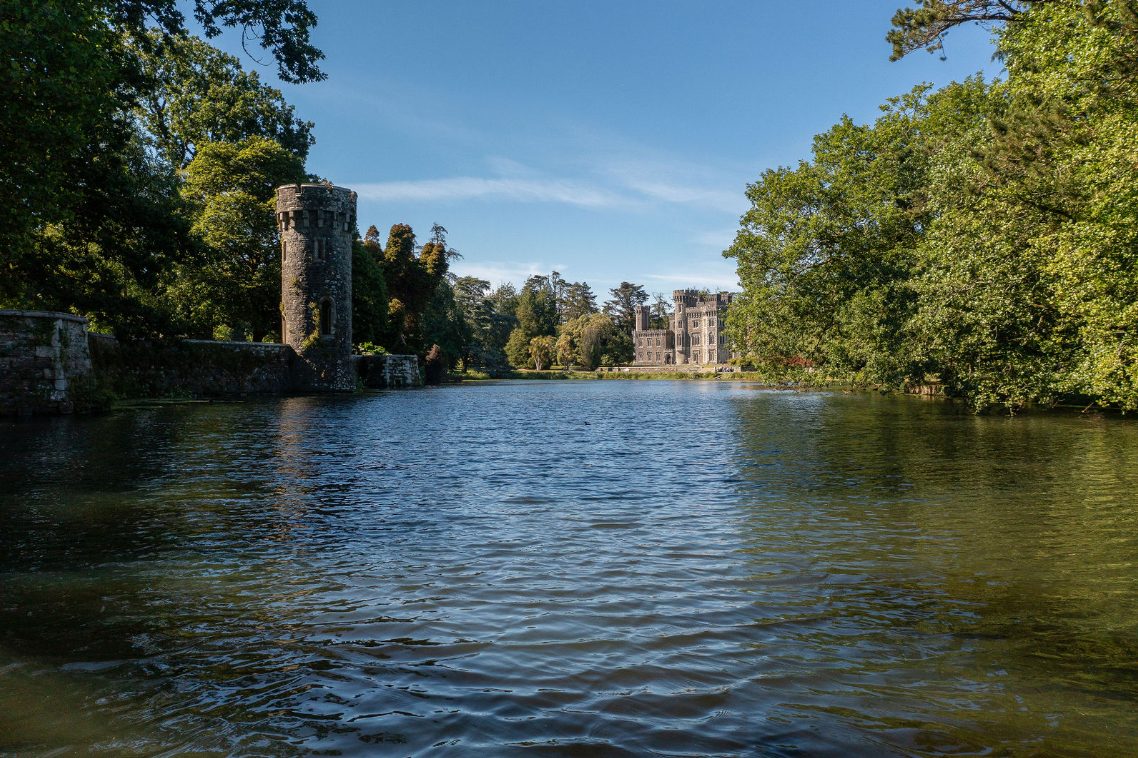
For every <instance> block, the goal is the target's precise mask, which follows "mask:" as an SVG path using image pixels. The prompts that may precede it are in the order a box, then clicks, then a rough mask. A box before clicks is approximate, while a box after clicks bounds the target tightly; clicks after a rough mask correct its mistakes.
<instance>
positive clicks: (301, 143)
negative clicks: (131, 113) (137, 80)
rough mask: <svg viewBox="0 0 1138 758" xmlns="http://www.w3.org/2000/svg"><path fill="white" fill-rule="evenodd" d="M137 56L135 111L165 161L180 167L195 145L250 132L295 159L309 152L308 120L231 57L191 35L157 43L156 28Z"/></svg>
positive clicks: (247, 135)
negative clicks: (143, 83) (141, 77)
mask: <svg viewBox="0 0 1138 758" xmlns="http://www.w3.org/2000/svg"><path fill="white" fill-rule="evenodd" d="M139 57H140V59H141V61H142V64H143V67H144V72H145V75H146V77H147V81H148V86H147V87H146V89H145V91H144V92H142V93H140V97H139V101H138V107H137V108H136V109H135V112H136V113H137V114H138V116H139V118H140V120H141V122H142V124H143V126H144V128H145V130H146V132H147V134H148V135H150V139H151V140H152V142H153V144H154V146H155V148H156V149H157V151H158V153H159V154H160V155H162V156H163V158H165V160H166V161H167V162H168V163H169V164H170V165H171V166H173V167H175V168H185V167H186V164H188V163H189V162H190V161H191V160H193V158H194V155H195V154H196V152H197V148H198V147H199V146H200V145H204V144H208V143H210V142H233V143H237V142H242V141H243V140H246V139H248V138H250V137H263V138H266V139H270V140H273V141H274V142H276V143H278V144H279V145H280V146H281V147H282V148H283V149H284V150H285V151H287V152H289V153H291V154H293V155H295V156H296V157H297V158H298V159H299V160H300V161H301V162H302V163H303V161H304V159H305V157H306V156H307V155H308V148H309V146H310V145H311V144H312V142H313V138H312V122H310V121H301V120H300V119H298V118H296V116H295V111H294V109H293V107H292V106H291V105H289V104H288V103H286V102H285V100H284V96H283V95H282V94H281V93H280V91H279V90H277V89H275V88H273V87H269V86H267V85H265V84H262V83H261V80H260V77H258V76H257V74H256V72H251V71H245V70H244V69H242V68H241V63H240V61H238V60H237V58H234V57H233V56H231V55H228V54H226V53H223V52H221V51H220V50H217V49H216V48H214V47H212V46H210V45H208V44H206V43H205V42H203V41H201V40H200V39H197V38H195V37H176V38H171V39H169V40H167V41H166V43H165V44H159V36H158V33H157V32H153V33H152V34H151V44H148V45H146V46H145V47H143V48H142V49H141V50H140V52H139Z"/></svg>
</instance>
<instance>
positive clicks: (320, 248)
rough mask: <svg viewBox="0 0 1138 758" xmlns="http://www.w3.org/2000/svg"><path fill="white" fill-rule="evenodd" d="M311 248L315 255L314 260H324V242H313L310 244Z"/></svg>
mask: <svg viewBox="0 0 1138 758" xmlns="http://www.w3.org/2000/svg"><path fill="white" fill-rule="evenodd" d="M312 247H313V250H314V252H315V253H316V260H318V261H322V260H324V258H325V256H326V254H327V253H326V251H325V249H324V240H315V241H314V242H313V243H312Z"/></svg>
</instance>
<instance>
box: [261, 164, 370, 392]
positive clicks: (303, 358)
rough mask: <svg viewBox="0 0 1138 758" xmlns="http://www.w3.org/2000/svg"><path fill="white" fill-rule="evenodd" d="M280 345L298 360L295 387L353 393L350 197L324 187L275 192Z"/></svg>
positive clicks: (352, 201) (353, 217) (353, 212)
mask: <svg viewBox="0 0 1138 758" xmlns="http://www.w3.org/2000/svg"><path fill="white" fill-rule="evenodd" d="M277 225H278V227H279V229H280V233H281V341H282V342H283V343H284V344H286V345H289V346H290V347H292V349H293V350H295V351H296V353H297V355H298V356H299V362H300V365H299V366H298V367H297V368H298V370H297V371H296V372H294V373H295V375H296V382H297V385H298V386H297V389H299V390H306V391H313V390H326V391H344V392H346V391H351V390H354V389H355V387H356V377H355V373H354V372H353V371H352V365H351V358H352V234H353V233H354V231H355V228H356V193H355V192H352V191H351V190H348V189H344V188H343V187H333V186H332V185H330V184H286V185H285V186H283V187H278V188H277Z"/></svg>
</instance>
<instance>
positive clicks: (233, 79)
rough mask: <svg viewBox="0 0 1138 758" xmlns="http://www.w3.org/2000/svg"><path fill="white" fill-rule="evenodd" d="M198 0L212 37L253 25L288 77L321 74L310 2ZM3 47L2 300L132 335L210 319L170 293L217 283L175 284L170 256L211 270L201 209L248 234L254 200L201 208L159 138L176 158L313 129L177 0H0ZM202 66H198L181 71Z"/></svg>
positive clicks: (198, 325) (303, 141) (188, 296)
mask: <svg viewBox="0 0 1138 758" xmlns="http://www.w3.org/2000/svg"><path fill="white" fill-rule="evenodd" d="M192 7H193V9H194V15H195V18H196V20H197V22H198V23H199V24H200V25H201V26H202V28H204V29H205V31H206V33H207V35H210V36H212V35H214V34H216V33H218V32H219V31H220V29H221V28H222V27H224V26H237V27H241V28H242V29H243V30H245V31H248V32H255V34H254V36H255V37H256V38H258V39H259V40H260V42H261V44H262V46H263V47H265V48H266V49H267V50H269V51H270V52H271V53H272V54H273V56H274V57H275V58H276V59H277V62H278V65H279V66H280V67H281V71H282V75H283V76H284V77H285V78H286V79H288V80H289V81H309V80H314V79H318V78H321V76H322V75H321V74H320V72H319V69H318V68H316V65H315V63H316V61H317V60H318V59H319V58H320V57H321V55H320V52H319V51H318V50H316V49H315V48H314V47H312V46H311V45H310V44H309V42H308V35H309V30H310V28H311V27H312V26H313V25H314V24H315V16H314V15H313V14H312V13H311V11H309V10H308V8H307V6H306V4H305V2H304V1H303V0H236V1H235V2H234V1H231V0H226V1H225V2H222V1H221V0H195V2H194V3H193V4H192ZM0 48H2V49H3V52H4V54H5V55H4V60H5V61H6V63H5V65H4V66H3V67H2V69H0V86H2V88H3V90H4V92H5V98H6V100H5V108H4V109H3V111H2V114H0V154H2V155H3V156H4V160H3V161H0V202H2V203H3V204H4V205H5V207H7V208H8V209H9V211H10V214H9V215H10V219H9V223H7V224H5V225H4V226H3V227H0V303H2V304H3V305H10V306H17V307H39V308H51V309H57V310H71V311H75V312H79V313H83V314H85V315H87V316H90V317H91V318H92V319H93V320H94V323H95V324H96V326H97V327H98V328H113V329H114V330H115V331H116V332H119V333H120V334H145V335H147V336H151V337H154V336H165V335H171V334H176V333H179V332H183V331H185V330H186V329H189V330H191V331H193V330H196V329H202V330H209V331H212V330H211V329H210V328H209V327H210V321H211V319H210V318H209V317H207V316H205V315H203V314H202V313H191V314H189V318H188V319H187V323H188V326H187V323H179V318H178V317H179V316H185V315H186V313H185V311H186V308H184V307H181V306H178V305H177V304H175V307H174V308H171V303H170V302H169V301H168V299H167V297H166V296H167V295H168V294H170V293H173V292H180V293H182V295H183V296H184V297H183V299H182V304H181V305H185V304H186V303H188V302H190V301H192V300H194V299H197V298H201V297H207V298H208V297H210V296H211V293H212V291H213V290H212V284H211V283H210V282H203V281H202V280H201V279H200V277H199V278H197V279H195V278H193V277H191V278H189V279H187V280H184V281H172V279H175V278H176V277H175V273H174V269H173V265H172V264H173V263H174V262H177V264H178V266H179V267H181V269H180V270H183V271H195V272H199V273H200V272H201V271H202V270H203V268H204V267H205V266H207V265H209V264H210V263H211V261H214V260H215V256H216V255H218V254H219V251H218V250H216V249H213V248H211V247H210V244H209V243H205V244H203V240H202V237H203V234H202V232H204V231H205V229H206V226H207V224H206V223H205V222H204V221H203V219H202V218H201V217H199V216H197V215H196V214H197V213H198V212H208V213H209V214H210V218H211V219H212V220H215V221H219V222H222V223H223V224H226V225H229V226H230V230H231V231H232V229H233V227H234V226H235V225H241V224H249V229H248V230H247V233H246V234H245V235H244V236H245V237H246V238H247V239H249V238H252V237H256V236H257V235H258V234H259V233H260V230H259V227H258V223H257V222H255V221H254V220H253V215H252V214H251V212H250V206H248V205H242V202H241V200H242V199H236V200H234V201H233V202H228V201H225V200H221V199H216V198H215V199H214V202H210V203H207V202H202V203H198V204H197V205H196V206H194V207H193V208H187V207H186V202H185V200H184V199H183V197H182V195H181V193H180V192H179V183H180V181H181V179H180V177H178V176H176V175H175V174H174V173H173V166H172V165H171V163H170V162H166V161H162V160H156V159H155V154H154V153H153V152H152V151H151V148H153V147H154V146H156V145H157V146H161V147H163V148H164V149H165V148H167V147H170V148H171V153H170V154H171V155H173V154H174V153H173V148H172V145H173V142H172V140H174V139H175V138H178V139H182V138H184V139H187V140H189V141H191V142H192V144H194V145H197V146H199V147H200V146H202V145H204V144H205V142H206V141H209V140H218V139H226V140H237V139H238V138H240V140H242V141H243V140H245V139H250V138H253V137H255V136H265V135H264V134H263V132H266V131H269V132H272V134H271V135H270V136H272V137H274V138H275V137H280V138H281V139H285V140H286V141H289V140H291V142H290V144H289V145H288V146H287V148H295V151H296V153H297V154H298V155H299V157H300V158H301V159H302V158H303V151H304V150H306V149H307V145H308V142H309V137H308V133H307V129H308V125H306V124H303V123H301V122H298V121H296V120H295V119H294V118H293V117H292V114H291V109H289V108H288V107H287V106H286V105H285V104H284V103H283V101H282V100H281V99H280V96H279V93H277V92H276V91H275V90H271V89H270V88H267V87H264V86H262V85H259V84H258V83H257V80H256V77H254V76H252V75H243V74H241V73H240V72H239V69H238V68H237V67H236V64H235V63H234V62H233V60H232V59H231V58H227V57H226V56H222V54H220V53H218V52H217V51H211V50H210V49H209V48H208V46H206V45H204V44H203V43H200V42H196V41H190V40H188V39H187V38H186V28H185V19H184V17H183V15H182V13H181V11H180V10H179V9H178V4H177V3H176V2H175V0H68V1H67V2H61V1H60V0H43V1H42V2H34V3H32V2H24V1H23V0H0ZM183 56H185V59H183ZM158 61H162V62H163V64H162V65H161V66H159V65H157V62H158ZM207 64H208V65H207ZM195 67H198V68H195ZM188 71H197V73H198V74H199V75H198V76H197V77H196V79H195V78H194V77H192V76H191V77H189V78H188V80H182V79H181V78H180V77H181V76H182V75H184V74H186V72H188ZM203 72H204V73H203ZM215 75H217V76H220V77H221V80H220V81H214V79H215V78H216V77H215ZM213 98H217V100H218V102H217V104H216V106H217V107H212V106H213V103H212V99H213ZM143 113H149V114H150V115H151V116H153V119H152V120H150V121H149V122H147V120H146V119H144V118H142V117H141V116H142V114H143ZM252 114H256V115H255V116H254V115H252ZM274 119H276V121H275V122H274V121H273V120H274ZM147 126H150V127H152V128H153V129H154V130H155V132H157V131H162V132H163V135H158V134H156V133H148V132H147ZM160 136H164V137H170V138H171V139H170V140H163V139H160ZM187 154H188V153H184V155H187ZM171 160H173V159H171ZM178 165H181V164H180V163H179V164H178ZM290 181H291V180H290ZM241 190H242V191H245V190H248V186H247V185H245V186H243V187H242V188H241ZM222 191H223V192H230V191H231V190H230V189H229V188H227V189H225V190H222ZM194 194H195V193H191V195H194ZM252 194H253V195H254V196H256V195H257V193H255V192H254V193H252ZM190 199H193V198H190ZM197 199H199V200H200V199H201V198H200V196H198V197H197ZM191 224H196V225H197V226H198V231H199V234H197V235H191V234H190V233H189V227H190V225H191ZM195 236H196V237H197V239H195V238H194V237H195ZM239 236H240V235H239ZM232 242H233V240H232V239H230V240H226V244H227V245H228V244H229V243H232ZM230 247H231V246H230ZM229 252H232V250H231V249H230V250H229ZM246 252H248V250H246ZM223 257H224V256H223ZM258 273H259V274H263V273H264V271H263V270H258ZM262 283H263V282H261V281H257V282H255V283H254V288H255V289H256V288H257V287H259V286H260V285H261V284H262ZM251 307H252V308H254V309H257V308H259V307H260V306H259V304H258V305H253V306H251ZM191 310H192V309H191ZM202 310H204V311H209V310H210V306H209V305H208V304H207V305H205V306H203V309H202ZM271 310H272V311H273V312H274V313H275V310H276V309H275V305H274V306H273V307H272V309H271ZM274 320H275V318H274ZM248 328H249V329H251V330H254V331H255V330H257V329H258V328H260V327H258V326H257V325H255V324H252V323H251V324H249V325H248Z"/></svg>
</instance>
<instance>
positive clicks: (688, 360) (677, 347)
mask: <svg viewBox="0 0 1138 758" xmlns="http://www.w3.org/2000/svg"><path fill="white" fill-rule="evenodd" d="M733 298H734V294H733V293H731V292H720V293H718V294H714V295H701V294H700V293H699V292H698V291H697V290H675V291H674V292H672V300H673V301H674V302H675V312H674V313H673V314H672V316H671V317H670V318H669V320H668V328H667V329H649V328H648V327H649V326H650V324H651V308H650V307H649V306H647V305H640V306H637V308H636V325H635V326H636V328H635V329H633V330H632V344H633V346H634V347H635V348H636V358H635V362H634V363H633V365H635V366H677V365H685V364H695V365H707V366H714V365H717V364H722V363H727V361H729V360H730V359H731V351H730V350H728V347H727V340H726V338H725V336H724V334H723V319H724V317H725V316H726V315H727V306H728V305H730V303H731V300H732V299H733Z"/></svg>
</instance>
